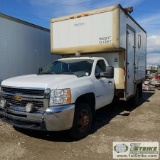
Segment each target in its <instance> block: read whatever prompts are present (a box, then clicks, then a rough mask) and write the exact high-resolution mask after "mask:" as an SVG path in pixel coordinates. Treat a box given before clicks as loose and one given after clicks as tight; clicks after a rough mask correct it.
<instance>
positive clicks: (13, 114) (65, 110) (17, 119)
mask: <svg viewBox="0 0 160 160" xmlns="http://www.w3.org/2000/svg"><path fill="white" fill-rule="evenodd" d="M74 110H75V105H74V104H70V105H64V106H58V107H50V108H48V109H46V110H45V111H36V112H33V113H27V112H26V111H25V110H21V107H14V108H12V107H8V108H5V109H3V108H0V116H1V117H0V118H1V119H2V120H3V121H5V122H7V123H9V124H11V125H13V126H15V127H19V128H27V129H33V130H42V131H62V130H68V129H70V128H71V127H72V124H73V118H74Z"/></svg>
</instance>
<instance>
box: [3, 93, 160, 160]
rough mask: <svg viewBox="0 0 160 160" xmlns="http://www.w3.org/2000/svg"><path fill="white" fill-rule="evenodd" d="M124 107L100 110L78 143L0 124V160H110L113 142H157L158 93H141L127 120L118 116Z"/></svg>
mask: <svg viewBox="0 0 160 160" xmlns="http://www.w3.org/2000/svg"><path fill="white" fill-rule="evenodd" d="M128 105H129V104H128ZM124 106H125V104H124V103H118V104H112V105H110V106H106V107H104V108H103V109H100V110H99V111H98V112H97V114H96V120H95V123H94V125H93V126H92V130H91V132H90V134H89V135H88V136H87V137H86V138H84V139H82V140H79V141H73V140H72V139H70V138H69V137H68V136H67V134H66V132H37V131H28V130H22V129H21V130H20V129H16V128H13V127H12V126H10V125H8V124H6V123H5V122H3V121H1V120H0V160H22V159H23V160H54V159H55V160H82V159H83V160H90V159H92V160H97V159H100V160H104V159H106V160H110V159H113V158H112V143H113V142H116V141H125V142H126V141H127V142H130V141H132V142H133V141H142V142H143V141H144V142H145V141H158V142H159V141H160V90H156V91H155V92H144V94H143V98H142V99H141V100H140V102H139V105H138V107H137V108H132V110H131V112H130V114H129V115H128V116H123V115H121V113H122V111H123V110H124Z"/></svg>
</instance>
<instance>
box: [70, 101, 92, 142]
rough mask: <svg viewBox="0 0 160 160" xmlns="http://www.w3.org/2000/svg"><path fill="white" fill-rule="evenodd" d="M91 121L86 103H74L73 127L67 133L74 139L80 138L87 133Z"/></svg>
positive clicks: (89, 110) (90, 114) (90, 113)
mask: <svg viewBox="0 0 160 160" xmlns="http://www.w3.org/2000/svg"><path fill="white" fill-rule="evenodd" d="M91 123H92V112H91V108H90V106H89V105H88V104H87V103H80V104H78V105H76V108H75V115H74V121H73V127H72V128H71V130H70V131H69V134H70V136H71V137H72V138H74V139H77V140H78V139H82V138H84V137H86V136H87V135H88V133H89V130H90V128H91Z"/></svg>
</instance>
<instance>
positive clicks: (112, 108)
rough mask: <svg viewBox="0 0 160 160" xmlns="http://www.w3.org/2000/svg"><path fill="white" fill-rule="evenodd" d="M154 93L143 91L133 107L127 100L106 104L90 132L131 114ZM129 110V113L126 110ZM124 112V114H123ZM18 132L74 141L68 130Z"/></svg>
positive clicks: (98, 111) (60, 140) (52, 139)
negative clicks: (117, 117)
mask: <svg viewBox="0 0 160 160" xmlns="http://www.w3.org/2000/svg"><path fill="white" fill-rule="evenodd" d="M153 94H154V92H143V98H141V99H140V101H139V103H138V105H137V106H136V107H131V104H129V103H127V102H122V101H118V102H114V103H112V104H110V105H108V106H105V107H103V108H101V109H99V110H97V112H96V116H95V120H94V122H93V124H92V128H91V131H90V133H89V134H93V133H95V132H96V131H97V130H98V129H100V128H101V127H103V126H105V125H106V124H108V123H109V122H110V121H111V120H112V119H113V118H114V117H116V116H117V115H122V116H129V113H130V112H132V111H133V110H134V109H136V108H137V107H140V106H141V105H142V104H143V103H144V102H149V98H150V97H151V96H152V95H153ZM124 111H127V114H126V113H125V112H124ZM123 112H124V114H122V113H123ZM15 129H16V130H17V131H18V132H21V133H22V134H25V135H28V136H30V137H33V138H37V139H43V140H47V141H54V142H73V141H74V140H73V139H72V138H70V137H69V135H68V134H67V131H61V132H42V131H33V130H26V129H19V128H15Z"/></svg>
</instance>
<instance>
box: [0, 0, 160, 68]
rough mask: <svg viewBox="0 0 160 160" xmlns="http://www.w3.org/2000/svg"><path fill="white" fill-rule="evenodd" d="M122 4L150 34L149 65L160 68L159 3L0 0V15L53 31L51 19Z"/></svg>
mask: <svg viewBox="0 0 160 160" xmlns="http://www.w3.org/2000/svg"><path fill="white" fill-rule="evenodd" d="M116 4H121V5H122V7H133V12H132V13H131V16H132V17H133V18H134V19H135V20H136V21H137V22H138V23H139V24H140V25H141V26H142V27H143V28H144V29H145V30H146V32H147V65H160V0H0V13H3V14H6V15H9V16H12V17H15V18H18V19H21V20H24V21H27V22H30V23H33V24H36V25H39V26H42V27H45V28H48V29H49V28H50V19H51V18H55V17H60V16H65V15H70V14H75V13H79V12H85V11H88V10H93V9H98V8H103V7H107V6H111V5H116Z"/></svg>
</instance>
